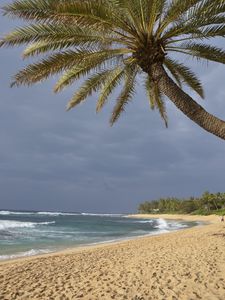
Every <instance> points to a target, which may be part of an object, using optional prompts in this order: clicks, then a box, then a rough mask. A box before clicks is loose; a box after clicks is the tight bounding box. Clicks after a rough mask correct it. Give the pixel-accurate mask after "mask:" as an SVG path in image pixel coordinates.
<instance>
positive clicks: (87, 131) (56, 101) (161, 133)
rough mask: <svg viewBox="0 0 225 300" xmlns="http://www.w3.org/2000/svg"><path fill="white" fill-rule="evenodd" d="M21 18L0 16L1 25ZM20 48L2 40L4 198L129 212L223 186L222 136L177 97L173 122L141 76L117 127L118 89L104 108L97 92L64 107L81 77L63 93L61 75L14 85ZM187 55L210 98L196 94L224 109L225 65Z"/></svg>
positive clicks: (2, 202)
mask: <svg viewBox="0 0 225 300" xmlns="http://www.w3.org/2000/svg"><path fill="white" fill-rule="evenodd" d="M7 2H9V1H7V0H4V1H1V3H2V4H4V3H7ZM17 24H18V22H16V21H15V20H11V19H8V18H6V17H3V16H1V17H0V31H1V35H3V34H5V33H7V32H8V31H9V30H10V29H11V28H13V27H15V26H16V25H17ZM218 43H219V44H220V45H222V46H225V41H219V42H218ZM21 53H22V48H17V49H7V48H5V49H0V66H1V67H0V95H1V96H0V139H1V147H0V191H1V193H0V208H7V209H34V210H64V211H81V212H132V211H135V210H136V208H137V205H138V203H140V202H142V201H144V200H151V199H152V200H153V199H155V198H158V197H163V196H179V197H186V196H191V195H194V196H198V195H200V194H201V193H202V192H204V191H205V190H209V191H211V192H217V191H221V192H222V191H223V192H224V190H225V188H224V186H225V184H224V183H225V159H224V153H225V142H223V141H222V140H220V139H218V138H216V137H214V136H213V135H210V134H208V133H207V132H205V131H203V130H202V129H201V128H199V127H198V126H197V125H195V124H194V123H192V122H191V121H190V120H189V119H187V118H186V117H185V116H184V115H183V114H182V113H181V112H179V111H178V110H177V109H176V108H175V107H174V105H173V104H172V103H170V102H169V101H168V102H167V109H168V116H169V128H168V129H166V128H165V127H164V124H163V122H162V120H161V119H160V117H159V115H158V113H157V112H152V111H151V110H150V109H149V105H148V101H147V99H146V97H145V94H144V92H143V91H142V89H141V82H140V83H139V85H138V89H137V94H136V96H135V97H134V99H133V101H132V102H131V103H130V104H129V105H128V106H127V109H126V113H125V114H123V115H122V116H121V118H120V120H119V121H118V122H117V123H116V124H115V125H114V127H112V128H111V127H110V126H109V122H108V121H109V118H110V113H111V111H112V107H113V104H114V103H115V98H114V97H111V99H110V101H109V103H108V106H107V107H105V109H103V111H102V113H101V114H96V113H95V104H96V96H92V97H90V98H89V99H88V100H87V101H86V102H85V103H84V104H82V105H81V106H79V107H77V108H76V109H74V110H72V111H70V112H65V106H66V103H67V101H68V100H69V98H70V97H71V95H72V94H73V92H74V90H75V89H76V88H77V86H78V85H74V86H72V87H70V88H69V89H67V90H66V91H64V92H63V93H61V94H58V95H55V94H54V93H53V92H52V90H53V85H54V82H55V81H56V78H52V79H50V80H48V81H47V82H45V83H41V84H37V85H35V86H33V87H30V88H27V87H21V88H13V89H11V88H9V84H10V80H11V76H12V75H13V74H15V73H16V71H17V70H19V68H21V67H22V66H24V65H25V64H27V63H28V62H26V61H23V60H22V59H21ZM188 64H190V65H192V66H193V68H194V69H195V71H196V72H197V73H198V75H199V76H200V77H201V79H202V82H203V84H204V87H205V92H206V99H205V100H199V99H198V98H197V97H196V95H193V94H191V95H192V96H194V97H195V99H197V100H199V101H201V103H202V105H203V106H204V107H205V108H206V109H207V110H208V111H210V112H211V113H213V114H215V115H217V116H218V117H220V118H222V119H225V85H224V77H225V67H224V66H221V65H213V64H212V65H209V66H208V67H207V66H206V65H201V64H200V65H196V63H194V62H193V61H191V60H189V61H188ZM203 101H204V102H203Z"/></svg>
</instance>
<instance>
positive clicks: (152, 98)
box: [145, 76, 168, 127]
mask: <svg viewBox="0 0 225 300" xmlns="http://www.w3.org/2000/svg"><path fill="white" fill-rule="evenodd" d="M145 89H146V93H147V97H148V99H149V103H150V107H151V109H152V110H154V109H155V108H156V109H158V111H159V114H160V116H161V118H162V119H163V121H164V123H165V126H166V127H168V118H167V113H166V106H165V102H164V99H163V95H162V94H161V92H160V90H159V88H158V85H157V83H155V82H154V81H153V80H152V79H151V78H150V76H146V80H145Z"/></svg>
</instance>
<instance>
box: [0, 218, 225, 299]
mask: <svg viewBox="0 0 225 300" xmlns="http://www.w3.org/2000/svg"><path fill="white" fill-rule="evenodd" d="M145 217H146V216H145ZM198 219H199V218H198ZM204 219H205V220H210V221H213V222H214V224H211V225H206V226H201V227H195V228H191V229H186V230H182V231H179V232H172V233H168V234H162V235H160V236H154V237H147V238H138V239H135V240H131V241H125V242H121V243H117V244H108V245H101V246H95V247H89V248H82V249H74V250H68V251H64V252H61V253H57V254H51V255H43V256H39V257H33V258H26V259H19V260H14V261H9V262H2V263H1V264H0V299H1V300H3V299H4V300H6V299H8V300H13V299H21V300H35V299H46V300H51V299H52V300H53V299H54V300H59V299H61V300H66V299H90V300H95V299H97V300H100V299H103V300H105V299H106V300H107V299H129V300H130V299H132V300H141V299H142V300H145V299H146V300H150V299H152V300H158V299H165V300H170V299H171V300H183V299H186V300H195V299H196V300H197V299H204V300H214V299H221V300H224V299H225V225H224V224H222V223H220V222H219V219H218V218H217V217H214V218H211V219H210V218H208V219H207V218H204Z"/></svg>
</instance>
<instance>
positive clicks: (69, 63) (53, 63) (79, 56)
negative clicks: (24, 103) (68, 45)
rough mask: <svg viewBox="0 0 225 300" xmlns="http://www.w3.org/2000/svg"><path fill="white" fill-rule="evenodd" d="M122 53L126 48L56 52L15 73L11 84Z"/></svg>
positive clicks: (33, 80)
mask: <svg viewBox="0 0 225 300" xmlns="http://www.w3.org/2000/svg"><path fill="white" fill-rule="evenodd" d="M123 53H126V49H123V48H121V49H111V50H102V51H98V52H95V51H85V50H83V51H82V50H79V51H78V50H77V51H72V50H68V51H64V52H60V53H56V54H53V55H51V56H49V57H48V58H47V59H43V60H41V61H40V62H38V63H34V64H30V65H28V66H27V67H26V68H25V69H23V70H22V71H20V72H19V73H17V74H16V75H15V77H14V79H15V81H14V82H13V84H12V85H17V86H18V85H21V84H25V85H30V84H33V83H36V82H38V81H41V80H44V79H46V78H48V77H49V76H51V75H53V74H57V73H60V72H62V71H65V70H67V69H73V70H74V68H75V69H77V67H78V69H80V68H82V66H84V64H85V63H86V64H88V63H89V64H90V65H91V63H92V64H94V63H95V65H97V64H101V63H102V62H103V61H105V60H107V59H112V58H113V57H116V56H120V55H122V54H123ZM69 72H70V71H69ZM65 81H67V80H63V81H62V82H61V83H60V84H58V87H57V90H58V89H60V88H59V86H60V87H61V85H63V84H64V83H65Z"/></svg>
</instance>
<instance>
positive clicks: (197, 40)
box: [0, 0, 225, 139]
mask: <svg viewBox="0 0 225 300" xmlns="http://www.w3.org/2000/svg"><path fill="white" fill-rule="evenodd" d="M3 12H4V15H7V16H9V17H12V18H15V17H16V18H19V19H21V20H25V21H26V22H27V24H26V26H23V27H18V28H16V29H15V30H13V31H12V32H10V33H9V34H7V35H6V36H4V37H3V38H2V39H1V41H0V46H13V47H14V46H20V45H26V48H25V51H24V53H23V57H24V58H29V59H30V58H31V57H35V56H38V57H41V58H40V60H39V61H37V62H35V63H30V64H28V66H27V67H25V68H24V69H23V70H21V71H20V72H18V73H17V74H16V75H15V77H14V82H13V83H12V85H16V86H19V85H31V84H34V83H37V82H40V81H43V80H46V79H47V78H49V77H50V76H53V75H60V77H59V80H58V82H57V83H56V85H55V88H54V91H55V92H60V91H62V90H63V89H64V88H67V87H68V86H70V85H71V84H74V82H75V81H79V80H80V79H81V78H84V79H85V80H84V82H83V84H81V87H80V88H78V89H76V91H75V93H74V95H73V96H72V98H71V100H70V102H69V104H68V106H67V109H68V110H69V109H71V108H73V107H75V106H77V105H78V104H80V103H82V102H83V101H85V100H86V99H87V98H88V97H89V96H91V95H92V94H94V93H95V92H99V97H98V102H97V106H96V110H97V112H99V111H100V110H102V108H103V106H104V105H105V104H106V103H107V100H108V99H109V97H110V96H111V95H114V94H113V91H114V90H115V89H116V88H121V92H120V93H119V95H118V97H117V101H116V104H115V106H114V109H113V112H112V115H111V119H110V123H111V124H113V123H114V122H116V121H117V119H118V118H119V116H120V115H121V113H122V112H124V111H125V107H126V105H127V104H128V102H130V101H131V100H132V98H133V96H134V94H135V89H136V86H137V83H138V84H139V87H140V86H141V85H142V86H143V88H144V89H145V91H146V97H147V98H148V99H149V105H150V107H151V108H152V109H157V110H158V111H159V113H160V115H161V117H162V119H163V120H164V122H165V125H166V126H167V123H168V120H167V113H166V105H165V99H164V96H166V97H167V98H168V99H170V100H171V101H172V102H173V103H174V104H175V105H176V107H177V108H178V109H179V110H181V111H182V112H183V113H184V114H185V115H186V116H187V117H189V118H190V119H191V120H192V121H194V122H195V123H196V124H198V125H199V126H201V127H202V128H204V129H205V130H207V131H208V132H210V133H213V134H214V135H217V136H218V137H220V138H222V139H225V122H224V121H222V120H220V119H218V118H217V117H215V116H213V115H211V114H209V113H208V112H207V111H206V110H205V109H204V108H203V107H202V106H201V105H199V104H198V103H197V102H196V101H195V100H193V99H192V98H191V97H190V96H189V95H188V94H187V93H186V92H185V90H184V86H186V87H189V88H190V89H191V90H192V91H194V92H195V93H196V94H198V95H199V96H200V97H201V98H203V97H204V91H203V87H202V84H201V82H200V80H199V79H198V78H197V76H196V75H195V74H194V73H193V72H192V70H191V69H190V68H189V67H188V66H187V65H185V64H184V63H183V62H182V60H181V61H180V60H176V59H175V57H174V55H175V54H176V53H178V54H179V57H178V58H179V59H180V58H181V56H182V55H184V58H185V57H189V58H193V59H195V60H196V61H200V62H203V61H205V62H209V61H210V62H216V63H220V64H225V51H224V49H222V48H220V47H219V46H216V45H215V44H209V40H211V39H214V38H224V37H225V0H216V1H215V0H174V1H170V0H58V1H56V0H32V1H31V0H16V1H15V0H14V1H12V3H11V4H8V5H6V6H5V7H4V8H3ZM43 55H44V57H43Z"/></svg>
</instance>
